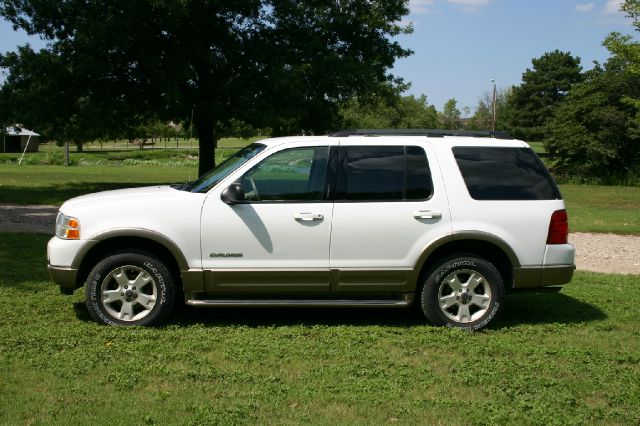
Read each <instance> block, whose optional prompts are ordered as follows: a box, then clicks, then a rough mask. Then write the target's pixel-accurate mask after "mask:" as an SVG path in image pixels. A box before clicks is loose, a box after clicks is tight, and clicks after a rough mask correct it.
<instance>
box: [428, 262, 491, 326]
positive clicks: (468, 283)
mask: <svg viewBox="0 0 640 426" xmlns="http://www.w3.org/2000/svg"><path fill="white" fill-rule="evenodd" d="M503 298H504V284H503V281H502V276H501V275H500V272H498V270H497V269H496V267H495V266H494V265H493V264H492V263H491V262H488V261H487V260H485V259H482V258H480V257H476V256H473V255H457V256H450V257H447V258H444V259H441V260H440V261H439V263H438V264H437V266H436V267H435V268H433V269H432V270H431V271H430V273H429V274H428V276H427V278H426V280H425V282H424V284H423V287H422V291H421V295H420V304H421V308H422V312H423V313H424V315H425V316H426V317H427V319H428V320H429V322H431V323H432V324H433V325H445V326H449V327H457V328H463V329H468V330H479V329H481V328H484V327H486V326H487V325H488V324H489V323H490V322H491V321H492V320H493V319H494V318H495V317H496V315H497V314H498V313H499V312H500V310H501V307H502V301H503Z"/></svg>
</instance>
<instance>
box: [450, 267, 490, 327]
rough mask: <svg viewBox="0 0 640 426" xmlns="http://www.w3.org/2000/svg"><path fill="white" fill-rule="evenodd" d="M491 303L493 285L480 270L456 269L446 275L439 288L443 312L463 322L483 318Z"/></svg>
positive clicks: (451, 318)
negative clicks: (490, 284)
mask: <svg viewBox="0 0 640 426" xmlns="http://www.w3.org/2000/svg"><path fill="white" fill-rule="evenodd" d="M490 304H491V287H490V286H489V282H488V281H487V279H486V278H485V277H484V276H483V275H482V274H480V273H479V272H478V271H473V270H470V269H461V270H458V271H454V272H452V273H450V274H449V275H447V276H446V278H445V279H444V280H443V281H442V283H440V287H439V288H438V305H439V306H440V309H441V310H442V313H443V314H444V315H445V316H446V317H447V318H449V319H450V320H453V321H455V322H458V323H461V324H464V323H470V322H473V321H476V320H478V319H480V318H482V316H483V315H484V314H485V313H486V312H487V310H488V309H489V306H490Z"/></svg>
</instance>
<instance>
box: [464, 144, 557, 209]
mask: <svg viewBox="0 0 640 426" xmlns="http://www.w3.org/2000/svg"><path fill="white" fill-rule="evenodd" d="M453 155H454V157H455V159H456V162H457V163H458V167H459V168H460V173H462V177H463V179H464V182H465V184H466V185H467V189H468V190H469V195H471V198H473V199H475V200H555V199H562V196H561V195H560V191H559V190H558V187H557V186H556V184H555V182H554V181H553V178H552V177H551V175H550V174H549V172H548V171H547V169H546V167H545V166H544V164H542V161H540V159H539V158H538V156H537V155H536V154H535V153H534V152H533V151H532V150H531V149H529V148H499V147H495V148H492V147H454V148H453Z"/></svg>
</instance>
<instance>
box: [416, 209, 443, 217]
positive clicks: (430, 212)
mask: <svg viewBox="0 0 640 426" xmlns="http://www.w3.org/2000/svg"><path fill="white" fill-rule="evenodd" d="M413 217H415V218H416V219H440V218H441V217H442V212H439V211H437V210H416V211H415V212H413Z"/></svg>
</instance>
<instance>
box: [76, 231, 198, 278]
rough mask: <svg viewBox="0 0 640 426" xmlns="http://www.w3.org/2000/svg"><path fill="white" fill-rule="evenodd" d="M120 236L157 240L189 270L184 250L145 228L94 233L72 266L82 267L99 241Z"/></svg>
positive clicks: (184, 268)
mask: <svg viewBox="0 0 640 426" xmlns="http://www.w3.org/2000/svg"><path fill="white" fill-rule="evenodd" d="M120 237H137V238H146V239H149V240H152V241H155V242H156V243H158V244H160V245H162V246H163V247H165V248H166V249H167V250H169V252H170V253H171V254H172V255H173V257H174V258H175V260H176V262H177V263H178V267H179V268H180V270H181V271H187V270H189V265H188V263H187V259H186V258H185V256H184V254H183V253H182V250H180V249H179V248H178V246H177V245H176V244H175V243H174V242H173V241H172V240H171V239H169V238H168V237H166V236H164V235H162V234H160V233H158V232H155V231H152V230H150V229H144V228H118V229H111V230H108V231H104V232H100V233H99V234H96V235H94V236H93V237H91V239H89V240H87V242H86V243H85V244H84V245H83V246H82V248H81V249H80V250H78V253H76V257H75V258H74V259H73V263H72V264H71V268H74V269H78V268H80V264H81V263H82V259H84V257H85V256H86V254H87V253H88V252H89V251H90V250H91V249H92V248H93V247H95V246H96V245H98V244H99V243H101V242H103V241H106V240H110V239H112V238H120Z"/></svg>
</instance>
